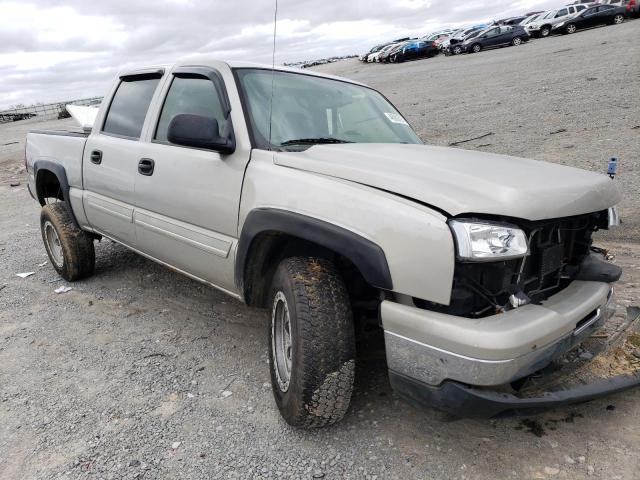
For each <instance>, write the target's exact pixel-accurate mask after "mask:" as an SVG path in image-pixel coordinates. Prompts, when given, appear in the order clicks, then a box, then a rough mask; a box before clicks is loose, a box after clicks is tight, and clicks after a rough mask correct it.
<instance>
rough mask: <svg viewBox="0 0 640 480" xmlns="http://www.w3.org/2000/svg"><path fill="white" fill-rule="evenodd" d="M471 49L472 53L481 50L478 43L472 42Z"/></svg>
mask: <svg viewBox="0 0 640 480" xmlns="http://www.w3.org/2000/svg"><path fill="white" fill-rule="evenodd" d="M471 51H472V52H473V53H480V52H481V51H482V45H480V44H479V43H474V44H473V46H472V47H471Z"/></svg>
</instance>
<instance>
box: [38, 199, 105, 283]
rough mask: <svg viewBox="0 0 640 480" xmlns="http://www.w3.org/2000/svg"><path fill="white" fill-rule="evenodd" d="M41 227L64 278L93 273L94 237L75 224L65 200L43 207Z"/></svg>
mask: <svg viewBox="0 0 640 480" xmlns="http://www.w3.org/2000/svg"><path fill="white" fill-rule="evenodd" d="M40 231H41V232H42V240H43V242H44V246H45V249H46V251H47V255H48V256H49V261H50V262H51V265H53V268H55V270H56V272H58V273H59V274H60V276H61V277H62V278H64V279H65V280H67V281H69V282H73V281H75V280H80V279H81V278H85V277H88V276H90V275H91V274H93V271H94V268H95V263H96V253H95V250H94V248H93V237H92V236H91V235H89V234H88V233H87V232H85V231H84V230H81V229H80V228H78V227H77V226H76V225H75V223H74V222H73V220H72V218H71V214H70V213H69V210H68V209H67V204H66V203H65V202H58V203H52V204H49V205H45V206H44V207H42V211H41V212H40Z"/></svg>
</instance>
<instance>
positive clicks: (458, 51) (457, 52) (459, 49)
mask: <svg viewBox="0 0 640 480" xmlns="http://www.w3.org/2000/svg"><path fill="white" fill-rule="evenodd" d="M451 53H453V54H454V55H460V54H461V53H462V47H459V46H457V47H453V48H452V49H451Z"/></svg>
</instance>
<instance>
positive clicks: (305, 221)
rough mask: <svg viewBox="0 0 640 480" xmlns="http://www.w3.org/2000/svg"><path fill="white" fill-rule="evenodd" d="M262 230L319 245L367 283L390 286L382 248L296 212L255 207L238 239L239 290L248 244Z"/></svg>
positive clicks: (353, 234)
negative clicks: (346, 262)
mask: <svg viewBox="0 0 640 480" xmlns="http://www.w3.org/2000/svg"><path fill="white" fill-rule="evenodd" d="M264 232H277V233H283V234H288V235H291V236H294V237H298V238H300V239H303V240H307V241H309V242H313V243H315V244H318V245H322V246H323V247H325V248H327V249H329V250H332V251H334V252H336V253H338V254H339V255H342V256H343V257H345V258H347V259H349V261H351V262H352V263H353V264H354V265H355V266H356V268H358V270H359V271H360V273H361V274H362V276H363V277H364V279H365V280H366V281H367V283H369V284H370V285H372V286H374V287H377V288H381V289H384V290H392V288H393V282H392V280H391V272H390V270H389V265H388V263H387V258H386V256H385V254H384V251H383V250H382V248H380V247H379V246H378V245H376V244H375V243H373V242H372V241H371V240H369V239H367V238H364V237H363V236H361V235H358V234H357V233H354V232H352V231H350V230H347V229H346V228H342V227H339V226H337V225H333V224H331V223H328V222H325V221H323V220H319V219H317V218H313V217H309V216H306V215H302V214H300V213H295V212H289V211H286V210H280V209H277V208H257V209H255V210H252V211H251V212H249V215H247V218H246V220H245V222H244V225H243V228H242V233H241V234H240V240H239V242H238V248H237V253H236V263H235V278H236V285H237V286H238V288H239V289H240V290H241V291H242V289H243V286H244V275H245V265H246V262H247V260H248V255H249V252H250V250H251V244H252V242H253V240H254V239H255V238H256V236H257V235H259V234H260V233H264Z"/></svg>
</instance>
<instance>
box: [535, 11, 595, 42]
mask: <svg viewBox="0 0 640 480" xmlns="http://www.w3.org/2000/svg"><path fill="white" fill-rule="evenodd" d="M587 8H588V6H587V5H567V6H566V7H562V8H560V9H558V10H551V11H550V12H547V14H546V15H543V16H542V17H540V18H539V19H537V20H535V21H533V22H531V23H529V24H528V25H526V27H525V28H526V29H527V33H529V35H531V36H534V37H542V38H544V37H548V36H549V35H551V31H552V29H553V27H554V26H555V25H557V24H558V23H560V22H563V21H564V20H566V19H567V18H568V17H570V16H573V15H576V14H577V13H580V12H582V11H583V10H586V9H587Z"/></svg>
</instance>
